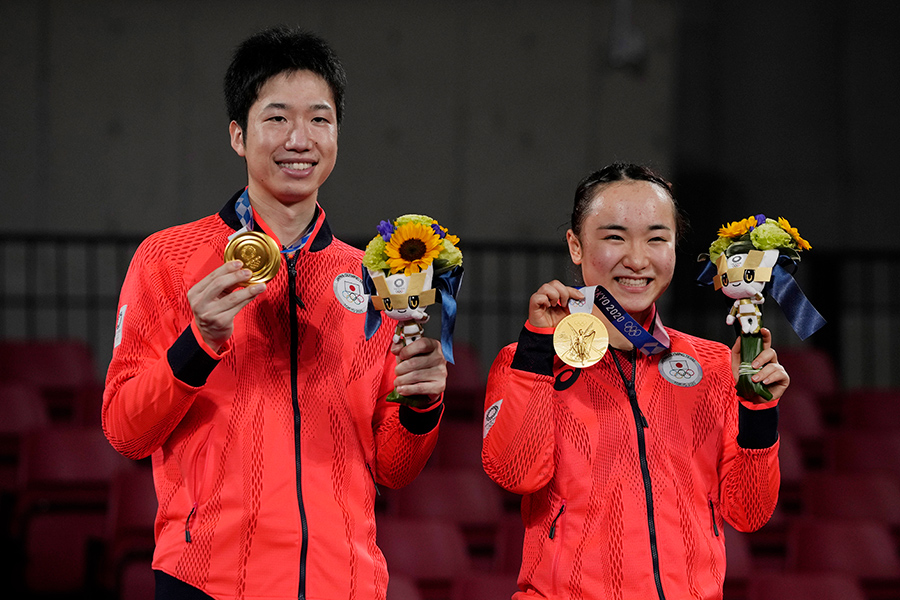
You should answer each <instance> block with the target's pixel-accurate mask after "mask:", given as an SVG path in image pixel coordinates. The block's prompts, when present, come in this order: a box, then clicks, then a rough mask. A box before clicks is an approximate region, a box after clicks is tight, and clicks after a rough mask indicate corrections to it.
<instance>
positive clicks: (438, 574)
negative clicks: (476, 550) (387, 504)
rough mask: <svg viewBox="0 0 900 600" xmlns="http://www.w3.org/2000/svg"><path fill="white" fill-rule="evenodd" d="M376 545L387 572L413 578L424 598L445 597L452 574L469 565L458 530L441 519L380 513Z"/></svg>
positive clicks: (466, 570)
mask: <svg viewBox="0 0 900 600" xmlns="http://www.w3.org/2000/svg"><path fill="white" fill-rule="evenodd" d="M378 546H379V547H380V548H381V551H382V552H383V553H384V557H385V559H386V560H387V565H388V571H389V572H390V573H391V575H392V576H393V575H401V576H404V577H407V578H409V579H411V580H412V581H414V582H415V583H416V586H417V587H418V588H419V591H420V593H421V594H422V597H423V599H424V600H428V599H431V598H447V597H448V595H449V593H450V588H451V586H452V584H453V580H454V579H455V578H456V576H457V575H459V574H460V573H468V572H469V571H470V570H471V568H472V563H471V561H470V559H469V556H468V554H467V552H466V542H465V538H463V535H462V532H461V531H460V530H459V528H458V527H457V526H456V525H453V524H452V523H447V522H444V521H439V520H435V519H408V518H395V517H388V516H380V517H378Z"/></svg>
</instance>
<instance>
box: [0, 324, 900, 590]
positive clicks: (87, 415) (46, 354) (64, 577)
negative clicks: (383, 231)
mask: <svg viewBox="0 0 900 600" xmlns="http://www.w3.org/2000/svg"><path fill="white" fill-rule="evenodd" d="M456 357H457V360H456V364H455V365H449V366H448V368H449V371H450V376H449V382H448V388H447V392H446V397H445V402H446V413H445V418H444V421H443V422H442V425H441V435H440V438H439V441H438V444H437V447H436V448H435V451H434V454H433V455H432V458H431V460H430V461H429V463H428V465H427V466H426V467H425V469H424V471H423V472H422V474H421V475H420V476H419V477H418V478H417V479H416V480H415V481H414V482H413V483H412V484H411V485H409V486H407V487H405V488H403V489H399V490H389V489H381V490H380V496H379V498H378V500H377V505H376V511H377V512H376V514H377V517H378V526H379V544H380V546H381V548H382V550H383V552H384V554H385V556H386V557H387V560H388V564H389V568H390V571H391V583H390V586H389V590H388V598H389V600H439V599H441V600H462V599H466V600H505V599H507V598H509V597H510V596H511V595H512V593H513V592H514V591H515V590H516V576H517V572H518V566H519V563H520V560H521V552H522V547H521V544H522V537H523V530H522V524H521V520H520V518H519V514H518V513H519V497H518V496H516V495H514V494H511V493H508V492H506V491H504V490H502V489H501V488H500V487H498V486H497V485H496V484H494V483H493V482H492V481H491V480H490V479H488V477H487V476H486V475H485V474H484V472H483V470H482V468H481V438H482V404H483V398H484V387H485V376H486V373H485V368H484V365H485V360H484V359H485V357H482V356H479V354H478V352H477V350H476V349H475V348H473V347H472V346H470V345H468V344H466V343H465V342H463V341H459V342H458V343H457V345H456ZM779 357H780V360H781V362H783V363H784V364H785V365H786V367H787V369H788V370H789V372H790V373H791V376H792V384H791V388H790V390H789V392H788V395H787V396H786V397H785V398H784V399H783V401H782V403H781V405H780V406H781V409H780V427H779V429H780V434H781V439H780V443H781V452H780V457H781V467H782V488H781V489H782V492H781V497H780V500H779V506H778V509H777V510H776V513H775V515H774V516H773V517H772V520H771V521H770V523H769V524H768V525H766V526H765V527H763V528H762V529H761V530H760V531H758V532H754V533H741V532H737V531H735V530H733V529H732V528H730V527H727V528H726V546H727V548H728V573H727V576H726V584H725V598H727V599H736V600H777V599H782V598H790V599H792V600H796V599H801V600H802V599H804V598H817V599H826V600H827V599H829V598H842V599H850V600H854V599H869V600H876V599H887V598H900V390H892V389H887V388H878V389H861V388H860V389H842V388H841V386H840V381H841V377H840V374H839V373H838V372H837V369H836V368H835V366H834V363H833V361H832V360H831V359H830V357H829V356H828V354H827V353H825V352H823V351H821V350H817V349H815V348H786V349H784V350H782V351H780V353H779ZM94 362H95V361H94V358H93V356H92V354H91V352H90V349H89V347H88V346H86V345H85V344H83V343H81V342H78V341H71V340H60V341H11V340H6V341H0V364H2V365H3V371H2V377H0V494H2V495H0V517H2V537H3V553H4V554H3V556H2V560H0V564H2V565H3V567H2V568H3V569H5V572H4V573H3V577H4V578H5V580H6V581H8V582H9V583H10V586H11V587H10V589H11V590H12V591H13V596H11V597H16V598H35V599H38V598H40V599H45V600H51V599H53V600H56V599H59V600H62V599H75V598H108V599H110V600H116V599H122V600H149V599H151V598H152V597H153V576H152V573H151V571H150V566H149V565H150V558H151V555H152V550H153V520H154V516H155V512H156V498H155V494H154V491H153V482H152V476H151V472H150V468H149V464H148V463H147V462H146V461H140V462H133V461H130V460H127V459H125V458H123V457H121V456H120V455H118V454H117V453H116V452H115V451H114V450H113V449H112V448H111V447H110V446H109V444H108V443H107V441H106V439H105V438H104V436H103V433H102V431H101V429H100V426H99V413H100V406H101V397H102V383H101V382H99V381H97V377H96V375H95V373H96V372H97V369H96V365H95V364H94Z"/></svg>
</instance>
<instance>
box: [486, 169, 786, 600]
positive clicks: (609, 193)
mask: <svg viewBox="0 0 900 600" xmlns="http://www.w3.org/2000/svg"><path fill="white" fill-rule="evenodd" d="M681 222H682V219H681V217H680V214H679V212H678V208H677V206H676V204H675V200H674V197H673V195H672V189H671V185H670V184H669V183H668V182H667V181H666V180H664V179H663V178H661V177H659V176H658V175H656V174H654V173H653V172H652V171H650V170H649V169H646V168H645V167H641V166H637V165H628V164H613V165H610V166H608V167H606V168H604V169H601V170H600V171H597V172H595V173H592V174H591V175H589V176H588V177H587V178H585V179H584V180H583V181H582V182H581V183H580V185H579V187H578V190H577V192H576V197H575V208H574V211H573V214H572V225H571V227H572V228H571V229H570V230H569V231H568V232H567V234H566V239H567V242H568V246H569V252H570V255H571V257H572V262H573V263H574V264H576V265H578V266H579V267H580V268H581V274H582V277H583V279H584V283H585V284H586V285H587V286H591V287H588V288H582V290H583V291H579V289H576V288H574V287H569V286H566V285H564V284H562V283H561V282H559V281H551V282H549V283H546V284H544V285H542V286H541V287H540V289H538V290H537V292H536V293H535V294H534V295H533V296H532V297H531V299H530V302H529V313H528V321H527V322H526V324H525V327H524V328H523V330H522V333H521V335H520V337H519V341H518V343H517V344H512V345H510V346H507V347H506V348H504V349H503V350H502V351H501V352H500V354H499V356H498V357H497V359H496V361H495V362H494V365H493V367H492V369H491V372H490V377H489V382H488V391H487V398H486V401H485V425H484V435H485V437H484V447H483V453H482V459H483V463H484V468H485V471H486V472H487V473H488V475H490V476H491V478H493V479H494V480H495V481H496V482H497V483H499V484H500V485H502V486H503V487H505V488H506V489H509V490H511V491H513V492H516V493H519V494H522V495H523V499H522V518H523V521H524V524H525V528H526V533H525V545H524V551H523V562H522V567H521V570H520V573H519V589H520V591H519V592H518V593H517V594H516V595H515V598H517V599H524V598H659V599H660V600H662V599H664V598H667V597H668V598H670V599H671V598H679V599H680V598H721V597H722V583H723V580H724V576H725V540H724V531H723V524H724V521H727V522H729V523H730V524H731V525H733V526H734V527H735V528H736V529H738V530H740V531H752V530H755V529H757V528H759V527H761V526H762V525H763V524H765V523H766V521H767V520H768V519H769V517H770V515H771V514H772V511H773V510H774V508H775V503H776V500H777V497H778V487H779V482H780V476H779V470H778V433H777V422H778V413H777V407H776V405H777V403H778V399H779V398H780V397H781V395H782V394H783V393H784V390H785V389H786V388H787V386H788V383H789V377H788V375H787V373H786V372H785V370H784V368H783V367H782V366H781V365H779V364H778V361H777V358H776V354H775V351H774V349H772V348H771V335H770V334H769V332H768V331H765V330H764V334H763V337H764V342H765V343H764V349H763V351H762V352H761V353H760V354H759V355H758V356H757V358H756V360H755V361H754V367H756V368H758V369H759V371H758V373H756V375H754V380H755V381H761V382H763V383H764V384H765V385H767V386H768V389H769V391H771V392H772V397H773V400H771V401H768V402H764V401H763V399H762V398H759V397H754V398H740V397H738V396H737V395H736V393H735V388H734V381H735V377H736V373H737V365H738V364H739V362H740V359H739V350H740V348H739V344H740V342H739V341H738V342H736V343H735V347H734V348H732V349H731V350H729V349H728V348H727V347H726V346H725V345H723V344H720V343H717V342H711V341H708V340H703V339H699V338H696V337H693V336H689V335H686V334H684V333H681V332H679V331H675V330H673V329H669V328H667V327H665V326H664V325H663V324H662V320H661V318H660V315H659V314H658V313H657V310H656V300H657V299H658V298H659V297H660V296H661V295H662V293H663V292H664V291H665V290H666V288H667V287H668V286H669V283H670V282H671V280H672V273H673V270H674V266H675V242H676V239H677V237H678V234H679V230H680V229H681ZM592 300H593V303H592V302H591V301H592ZM579 305H582V306H583V308H579ZM570 312H584V313H585V315H584V317H583V318H584V319H590V317H589V315H590V314H593V315H594V316H595V317H597V318H599V319H600V321H602V323H603V325H605V328H606V330H607V331H608V338H609V350H608V351H607V352H606V353H605V354H604V355H603V356H602V358H600V359H599V361H597V362H596V363H595V364H592V365H590V366H588V364H589V363H590V362H591V359H592V358H593V359H596V358H597V356H596V355H597V354H599V352H598V350H601V351H602V346H603V345H604V344H603V343H602V340H601V338H602V337H603V331H602V329H603V328H602V327H595V326H594V325H592V324H591V323H596V321H594V322H591V321H584V320H582V321H581V323H580V324H579V326H578V327H577V328H573V327H570V326H569V325H568V324H563V325H562V326H560V322H561V321H562V320H563V319H564V318H566V317H567V316H569V315H570ZM557 326H560V329H561V330H562V329H566V330H569V332H570V333H572V335H571V336H569V337H568V338H567V339H566V338H558V340H557V342H558V343H557V345H558V346H559V347H558V348H555V347H554V340H553V337H554V336H553V334H554V331H555V330H556V329H557ZM579 336H580V337H579ZM556 352H559V354H561V355H563V357H565V358H566V359H567V361H568V363H569V364H566V363H565V362H563V360H562V359H561V358H560V357H559V356H557V354H556ZM570 365H575V366H570Z"/></svg>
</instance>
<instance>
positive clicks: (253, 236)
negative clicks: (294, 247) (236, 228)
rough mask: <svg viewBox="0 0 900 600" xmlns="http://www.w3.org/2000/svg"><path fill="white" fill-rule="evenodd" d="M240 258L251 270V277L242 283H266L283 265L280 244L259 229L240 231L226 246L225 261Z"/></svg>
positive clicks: (246, 267) (245, 284)
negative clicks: (279, 249)
mask: <svg viewBox="0 0 900 600" xmlns="http://www.w3.org/2000/svg"><path fill="white" fill-rule="evenodd" d="M232 260H239V261H241V262H242V263H244V268H245V269H249V270H250V273H251V275H250V279H249V280H247V281H245V282H243V283H242V284H241V285H243V286H248V285H253V284H254V283H265V282H267V281H269V280H271V279H272V278H273V277H275V274H276V273H278V267H279V266H281V254H280V252H279V251H278V245H277V244H276V243H275V240H273V239H272V238H271V237H269V236H268V235H266V234H265V233H262V232H258V231H245V232H243V233H239V234H237V235H236V236H234V237H233V238H231V241H229V242H228V245H227V246H226V247H225V262H230V261H232Z"/></svg>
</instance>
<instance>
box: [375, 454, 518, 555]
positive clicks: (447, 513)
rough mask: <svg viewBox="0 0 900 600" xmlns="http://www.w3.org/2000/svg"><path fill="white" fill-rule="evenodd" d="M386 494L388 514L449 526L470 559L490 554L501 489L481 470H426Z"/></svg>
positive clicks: (501, 507) (499, 510)
mask: <svg viewBox="0 0 900 600" xmlns="http://www.w3.org/2000/svg"><path fill="white" fill-rule="evenodd" d="M387 493H388V494H390V497H389V498H388V507H389V508H388V512H389V514H391V515H394V516H403V517H413V518H424V519H439V520H441V521H445V522H448V523H451V524H453V525H456V526H458V527H459V528H460V530H461V531H462V532H463V534H464V536H465V539H466V544H467V547H468V548H469V551H470V553H471V555H472V556H473V557H476V556H488V557H489V556H490V555H491V554H493V543H494V535H495V532H496V529H497V522H498V521H499V519H500V516H501V515H502V514H503V500H502V495H501V494H502V489H501V488H500V487H499V486H498V485H497V484H496V483H494V482H493V481H491V479H490V478H489V477H488V476H487V475H486V474H485V473H484V471H482V470H481V469H479V470H477V471H476V470H474V469H436V468H426V469H425V470H423V471H422V473H420V474H419V476H418V477H416V479H415V480H414V481H413V482H412V483H410V484H409V485H407V486H406V487H403V488H400V489H399V490H391V491H389V492H387Z"/></svg>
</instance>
